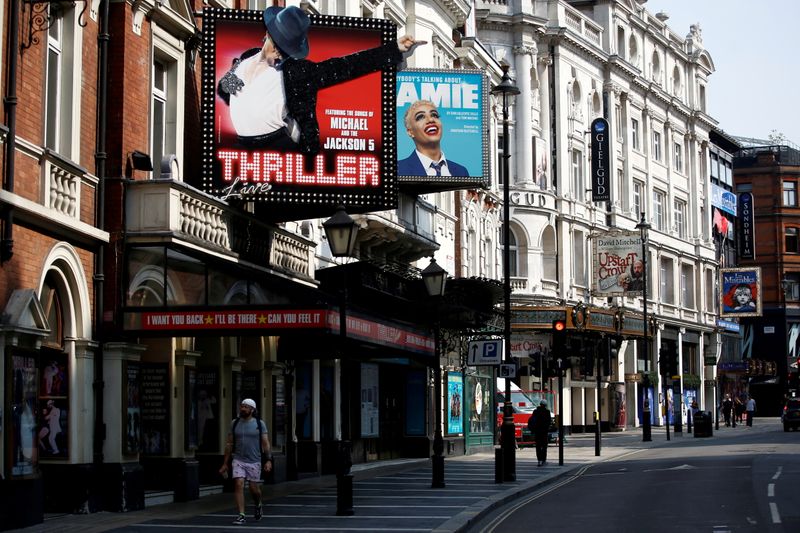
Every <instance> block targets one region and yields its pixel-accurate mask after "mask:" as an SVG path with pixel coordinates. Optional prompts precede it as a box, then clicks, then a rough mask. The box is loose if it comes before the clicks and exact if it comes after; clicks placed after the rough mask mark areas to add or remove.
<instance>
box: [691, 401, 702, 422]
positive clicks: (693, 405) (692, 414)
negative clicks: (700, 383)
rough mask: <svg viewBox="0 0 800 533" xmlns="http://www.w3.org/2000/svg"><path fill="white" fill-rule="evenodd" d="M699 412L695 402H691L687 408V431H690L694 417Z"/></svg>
mask: <svg viewBox="0 0 800 533" xmlns="http://www.w3.org/2000/svg"><path fill="white" fill-rule="evenodd" d="M699 411H700V406H698V405H697V400H692V403H691V405H690V406H689V416H690V418H689V429H691V428H692V426H693V425H694V415H696V414H697V413H698V412H699Z"/></svg>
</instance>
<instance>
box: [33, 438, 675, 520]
mask: <svg viewBox="0 0 800 533" xmlns="http://www.w3.org/2000/svg"><path fill="white" fill-rule="evenodd" d="M661 440H663V438H662V439H661ZM604 442H606V444H607V445H606V446H605V447H604V449H603V455H602V456H601V457H600V458H599V459H605V458H608V457H611V456H619V455H621V454H623V453H626V452H628V451H630V450H634V449H636V448H638V447H641V446H642V445H643V444H642V443H641V434H640V433H638V432H636V431H630V432H625V433H615V434H610V435H608V437H607V438H606V439H605V441H604ZM658 442H659V438H655V439H654V442H653V443H647V444H646V445H648V446H650V445H657V444H658ZM564 458H565V464H564V466H558V449H557V448H556V447H555V446H551V447H550V456H549V459H550V461H549V464H548V465H547V466H545V467H541V468H538V467H537V466H536V455H535V452H534V450H532V449H522V450H519V451H518V453H517V481H515V482H513V483H502V484H496V483H495V482H494V454H477V455H470V456H465V457H448V458H447V460H446V462H445V471H446V474H445V482H446V487H445V488H444V489H431V488H430V484H431V469H430V463H429V461H427V460H409V461H399V462H398V464H397V465H395V466H394V468H391V465H389V468H388V469H387V467H386V465H384V466H380V465H377V466H379V468H378V469H377V471H376V470H375V469H374V467H375V466H376V465H356V466H355V467H354V470H357V471H356V472H355V476H356V480H355V483H354V508H355V515H354V516H350V517H337V516H336V515H335V514H336V513H335V512H336V489H335V480H334V479H333V478H332V477H330V476H326V477H323V478H314V479H311V480H305V481H303V482H292V483H281V484H278V485H272V486H267V487H264V492H265V494H264V506H265V507H264V514H265V516H264V518H263V519H262V520H261V521H260V522H254V521H252V520H250V521H249V522H248V523H247V524H246V525H245V526H235V525H233V524H232V523H231V522H232V520H233V517H234V508H233V496H232V495H231V494H218V495H213V496H209V497H206V498H203V499H201V500H198V501H195V502H187V503H181V504H169V505H159V506H155V507H150V508H147V509H145V510H143V511H136V512H132V513H122V514H116V513H96V514H93V515H82V516H80V515H66V516H52V517H49V519H48V520H46V521H45V523H44V524H42V525H40V526H36V527H34V528H29V529H28V530H26V532H27V531H35V532H39V531H59V532H62V533H72V532H75V533H94V532H100V531H128V532H133V531H137V532H139V531H147V532H158V531H184V530H212V531H223V530H227V529H243V528H250V529H258V530H265V531H331V532H334V531H349V532H353V531H370V532H378V531H391V532H402V531H408V532H418V531H439V532H453V531H459V530H462V529H463V528H464V527H467V526H468V525H469V523H471V521H473V520H474V519H475V518H476V517H478V516H480V515H481V514H482V513H483V512H485V511H486V510H488V509H491V508H492V507H494V506H496V505H500V504H502V503H503V502H505V501H510V500H512V499H514V498H516V497H517V495H518V494H519V493H520V492H528V491H530V490H531V489H532V487H536V486H537V485H539V484H541V483H548V482H551V481H553V480H555V479H558V478H560V477H562V476H566V475H569V472H570V471H571V470H573V469H576V468H579V467H580V466H581V465H583V464H585V463H587V462H591V461H596V460H598V458H597V457H595V456H594V437H593V435H578V436H573V437H570V439H569V441H568V443H567V446H566V447H565V453H564ZM387 470H388V471H387ZM248 512H251V509H248Z"/></svg>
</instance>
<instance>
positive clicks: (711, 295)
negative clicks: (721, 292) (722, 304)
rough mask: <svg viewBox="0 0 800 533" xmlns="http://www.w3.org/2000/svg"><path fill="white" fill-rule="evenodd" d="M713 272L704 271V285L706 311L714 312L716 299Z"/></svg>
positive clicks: (710, 270) (709, 270)
mask: <svg viewBox="0 0 800 533" xmlns="http://www.w3.org/2000/svg"><path fill="white" fill-rule="evenodd" d="M714 280H715V278H714V271H713V270H712V269H710V268H709V269H706V283H705V291H706V309H705V310H706V311H708V312H714V311H715V310H716V304H715V302H716V301H717V297H716V292H717V289H716V284H715V283H714Z"/></svg>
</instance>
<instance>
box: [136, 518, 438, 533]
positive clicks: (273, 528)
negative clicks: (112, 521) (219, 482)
mask: <svg viewBox="0 0 800 533" xmlns="http://www.w3.org/2000/svg"><path fill="white" fill-rule="evenodd" d="M229 516H230V515H229ZM346 518H352V516H348V517H346ZM131 525H133V526H135V527H143V528H144V527H159V528H165V527H169V528H170V529H213V530H216V531H219V530H221V529H231V530H238V531H241V530H242V526H240V525H230V526H222V525H219V524H217V525H214V526H204V525H201V524H191V525H185V524H163V523H158V524H131ZM246 527H247V529H248V530H251V529H258V530H262V531H427V532H430V530H431V529H430V528H425V529H412V528H409V527H402V528H389V527H381V528H376V527H375V526H372V527H308V526H303V527H288V526H256V525H254V524H251V523H249V522H248V523H247V526H246Z"/></svg>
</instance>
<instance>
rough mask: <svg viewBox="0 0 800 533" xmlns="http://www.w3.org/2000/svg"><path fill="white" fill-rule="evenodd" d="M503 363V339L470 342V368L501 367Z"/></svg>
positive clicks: (468, 358)
mask: <svg viewBox="0 0 800 533" xmlns="http://www.w3.org/2000/svg"><path fill="white" fill-rule="evenodd" d="M502 361H503V339H492V340H487V341H470V343H469V348H468V352H467V364H469V365H470V366H480V365H499V364H500V363H501V362H502Z"/></svg>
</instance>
